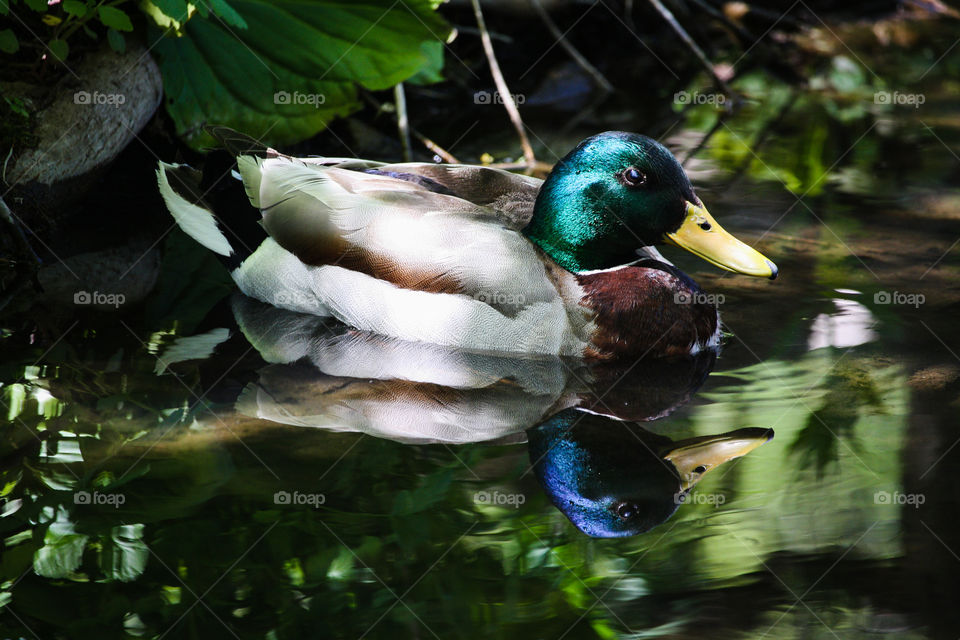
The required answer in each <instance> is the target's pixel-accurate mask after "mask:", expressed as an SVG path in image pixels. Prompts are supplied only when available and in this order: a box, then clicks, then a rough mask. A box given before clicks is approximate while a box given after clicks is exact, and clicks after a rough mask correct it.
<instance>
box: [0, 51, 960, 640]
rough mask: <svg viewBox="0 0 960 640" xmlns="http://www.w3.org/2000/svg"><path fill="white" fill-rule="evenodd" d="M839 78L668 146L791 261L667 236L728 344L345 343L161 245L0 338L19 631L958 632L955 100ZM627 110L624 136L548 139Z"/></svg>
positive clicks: (211, 264)
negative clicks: (131, 283)
mask: <svg viewBox="0 0 960 640" xmlns="http://www.w3.org/2000/svg"><path fill="white" fill-rule="evenodd" d="M844 64H845V63H841V64H839V65H838V66H836V67H835V68H833V69H831V70H827V71H825V72H824V74H825V75H824V78H825V81H832V82H835V83H837V86H838V87H840V89H843V91H846V93H843V92H842V91H840V89H838V90H837V92H834V93H828V95H830V97H829V98H825V97H824V95H825V93H824V92H823V91H810V92H808V93H801V92H797V91H794V90H792V89H787V88H782V89H780V88H778V87H777V86H776V85H772V86H763V87H762V91H763V95H764V96H765V98H764V99H763V100H760V101H757V102H753V103H750V104H748V105H747V106H746V107H744V109H742V110H741V111H740V112H739V113H738V114H737V115H736V116H734V117H731V118H730V119H728V120H726V121H725V122H724V123H723V124H722V125H720V126H719V128H718V129H717V130H716V132H715V134H714V135H713V136H712V137H711V139H710V140H709V141H708V143H707V144H706V146H705V147H704V148H703V149H701V150H697V151H696V153H695V155H693V156H692V158H691V159H690V160H689V162H687V168H688V170H689V172H690V174H691V176H692V178H693V180H694V183H695V184H696V185H697V187H698V190H699V191H698V192H699V194H700V196H701V198H702V199H703V201H704V202H705V203H706V204H707V205H708V206H709V208H710V210H711V211H712V213H713V214H714V215H715V216H716V217H717V218H718V219H719V220H721V221H723V224H724V226H725V227H726V228H727V229H728V230H731V231H733V232H734V233H735V234H736V235H737V236H738V237H741V238H743V239H744V240H746V241H749V242H750V243H751V244H755V245H756V246H757V247H758V248H759V249H761V250H762V251H763V252H764V253H765V254H766V255H768V256H770V257H771V258H772V259H774V260H775V261H776V262H777V263H778V265H779V267H780V273H781V276H780V278H779V279H778V280H777V281H775V282H769V281H765V280H755V279H750V278H745V277H742V276H733V275H727V274H724V273H722V272H720V271H718V270H716V269H712V268H711V267H709V266H708V265H706V263H703V262H701V261H698V260H697V259H696V258H694V257H692V256H688V255H681V253H680V252H679V251H670V252H668V251H665V253H666V254H667V255H668V257H670V258H671V259H673V260H675V261H676V262H677V264H678V266H679V267H681V268H682V269H684V270H685V271H686V272H688V273H690V274H692V275H693V276H694V277H695V278H696V279H697V281H698V282H699V283H700V285H701V286H702V287H703V289H704V290H705V291H706V292H708V293H709V294H711V295H713V296H715V299H716V301H717V302H718V303H719V305H720V309H721V313H722V318H723V321H724V324H725V329H726V332H727V333H726V334H725V338H724V343H723V346H722V349H721V350H720V354H719V357H716V358H714V356H713V355H712V354H702V355H701V356H699V357H697V358H695V359H689V360H682V361H672V362H657V361H646V360H644V361H641V362H639V363H628V365H629V366H624V367H621V368H619V369H612V370H611V369H609V368H608V369H603V368H597V367H588V366H586V365H584V364H582V363H577V362H571V361H561V360H556V359H519V358H509V357H500V356H496V355H493V354H465V353H456V352H451V351H449V350H444V349H440V348H436V347H430V346H427V345H409V344H408V345H403V344H398V343H395V342H391V341H388V340H386V339H382V338H376V337H371V336H356V335H353V334H350V333H348V332H345V331H344V330H343V329H342V328H341V327H337V326H333V325H332V324H331V323H329V322H328V323H327V324H324V323H323V322H320V321H317V320H316V319H313V318H309V317H304V316H297V315H295V314H292V313H288V312H280V311H278V310H275V309H272V308H269V307H266V306H264V305H261V304H259V303H255V302H253V301H251V300H247V299H244V298H242V297H238V296H237V295H234V294H233V293H232V286H231V285H230V284H229V281H228V280H225V279H224V277H223V275H224V274H223V272H222V271H220V270H219V267H217V264H216V262H215V261H213V260H212V259H210V257H209V256H207V255H205V254H204V253H203V252H202V251H198V250H197V248H196V247H195V246H193V245H192V244H191V241H190V240H189V239H187V238H185V237H183V236H180V235H179V233H173V234H171V236H170V238H169V239H168V240H167V241H166V242H167V244H166V248H167V258H166V260H167V261H166V262H165V263H164V264H163V265H162V266H161V269H162V271H161V275H160V280H159V281H158V285H157V289H156V290H155V292H154V293H153V294H152V295H151V298H150V300H149V301H148V302H146V303H141V304H140V305H134V306H130V307H124V306H121V308H120V309H119V310H112V309H111V308H105V309H99V308H93V307H82V308H80V307H78V306H70V305H68V306H66V307H62V308H60V310H56V309H55V308H53V307H51V308H50V310H45V311H44V312H43V314H42V315H38V317H37V321H36V323H35V324H34V325H31V326H30V327H29V328H28V329H24V328H23V325H16V326H14V325H10V326H6V327H5V328H4V329H3V334H2V342H3V343H5V344H4V346H3V350H4V361H3V364H2V370H0V383H2V402H3V407H2V411H3V414H4V417H5V422H4V423H3V425H2V431H0V433H2V441H0V447H2V449H0V456H2V469H0V473H2V476H0V495H2V505H0V506H2V509H3V512H2V516H3V517H2V518H0V530H2V538H3V548H2V561H0V606H2V609H0V610H2V614H0V625H2V635H3V637H10V638H14V637H16V638H19V637H25V638H34V637H36V638H43V639H47V638H60V637H78V638H81V637H82V638H89V637H99V638H112V637H117V638H120V637H131V636H132V637H150V638H163V637H171V638H172V637H205V638H229V637H237V638H301V637H307V638H312V637H316V638H327V637H343V638H358V637H371V638H379V637H391V636H392V637H413V638H431V637H436V638H444V639H446V638H477V637H504V638H508V637H509V638H550V639H558V638H654V637H673V638H688V637H689V638H694V637H696V638H704V637H707V638H760V637H770V638H801V637H802V638H861V637H863V638H866V637H875V636H878V635H881V634H887V635H892V636H893V637H897V638H956V637H958V635H960V609H958V608H957V606H956V602H957V599H958V596H960V589H958V586H960V582H958V580H957V575H958V573H960V533H958V529H957V526H956V523H955V522H956V520H955V514H956V512H957V509H958V507H960V485H958V475H957V473H956V469H957V467H958V463H960V447H958V446H957V443H958V440H960V422H958V420H957V415H958V402H960V358H958V354H960V328H958V325H957V323H956V317H957V312H958V310H960V305H958V300H960V288H958V285H957V282H958V275H960V274H958V272H960V259H958V253H957V252H958V249H957V248H956V245H957V240H958V238H960V213H958V211H960V206H958V205H960V199H958V196H957V192H956V189H955V185H956V184H958V180H957V179H958V177H960V160H958V158H957V155H956V149H958V148H960V131H958V125H960V120H958V119H957V117H956V111H955V108H956V105H955V100H956V96H955V93H952V91H954V89H952V88H951V87H952V86H953V85H950V84H949V83H943V84H941V83H939V81H937V82H933V83H931V85H930V87H929V88H927V89H925V90H926V93H925V103H924V106H923V108H922V109H919V110H918V109H915V108H913V107H911V106H906V105H885V104H878V103H876V102H875V101H874V100H873V94H874V91H875V89H877V87H876V86H874V85H873V84H871V82H872V80H871V78H870V77H869V75H863V74H861V76H862V77H860V78H859V81H850V78H849V74H850V73H851V72H850V69H849V68H848V67H845V66H844ZM950 64H954V63H952V62H951V63H950ZM844 74H847V75H844ZM854 80H856V78H854ZM751 81H754V80H751V78H750V77H749V76H747V77H746V79H745V80H744V84H745V86H744V87H743V89H744V90H746V91H749V90H750V89H751V85H750V82H751ZM755 82H757V83H762V82H767V81H765V80H763V79H756V80H755ZM843 82H848V84H843ZM850 82H853V84H850ZM857 82H859V84H857ZM757 91H759V89H757ZM838 92H839V93H838ZM857 92H859V93H857ZM854 94H855V95H856V96H857V97H850V96H851V95H854ZM838 95H839V97H838ZM858 101H859V102H858ZM864 105H866V106H864ZM787 107H789V108H787ZM715 114H716V111H715V110H712V109H711V108H710V107H709V105H707V106H705V107H704V108H703V109H702V110H700V109H696V110H694V111H692V112H690V113H688V114H687V116H686V119H685V121H684V123H683V125H682V126H678V127H676V128H674V129H673V130H672V131H670V132H669V134H668V135H666V137H665V141H666V142H668V143H669V144H671V145H672V146H673V147H674V148H675V149H679V150H680V153H679V155H680V156H681V157H683V155H685V151H691V150H693V148H694V147H695V146H696V144H697V142H699V141H700V139H701V138H702V137H703V135H704V133H705V132H706V131H708V130H709V129H711V128H712V127H713V126H714V119H715ZM612 126H616V127H617V128H633V129H639V128H641V126H642V123H618V124H615V125H611V124H609V123H607V124H603V123H598V122H594V121H589V120H588V121H587V122H583V123H581V124H579V125H578V127H577V128H575V129H574V130H572V131H570V132H562V131H561V132H558V133H556V134H555V135H554V136H552V137H551V136H543V139H544V140H545V141H546V142H544V143H543V144H549V146H550V147H555V148H557V149H563V150H566V149H567V148H569V147H570V145H571V144H572V142H573V141H575V140H577V139H580V138H582V137H583V136H584V135H586V134H589V133H593V132H595V131H598V130H601V129H603V128H611V127H612ZM531 127H532V129H533V130H535V131H538V132H540V131H541V130H548V129H549V126H548V125H547V124H543V125H538V124H537V122H536V119H533V120H531ZM538 127H539V128H538ZM651 133H655V132H651ZM461 153H462V154H463V156H462V157H467V155H466V153H467V152H466V151H465V150H461ZM548 155H549V154H545V155H544V157H545V158H547V156H548ZM547 159H550V160H552V158H547ZM106 306H107V307H110V305H109V301H106ZM78 308H79V312H78V310H77V309H78ZM580 409H586V410H587V411H581V410H580ZM624 421H625V422H624ZM771 437H772V439H771Z"/></svg>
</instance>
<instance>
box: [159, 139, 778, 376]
mask: <svg viewBox="0 0 960 640" xmlns="http://www.w3.org/2000/svg"><path fill="white" fill-rule="evenodd" d="M237 139H238V138H231V139H229V140H227V142H228V145H227V146H228V148H231V149H232V151H233V152H235V153H236V168H237V169H236V172H235V173H236V177H239V178H240V179H242V181H243V187H244V189H245V192H246V196H247V198H248V199H249V202H250V204H251V205H253V206H254V207H256V208H257V209H259V210H260V212H261V216H262V217H261V220H260V221H261V224H262V229H263V230H264V231H265V232H266V233H265V235H262V236H261V237H260V238H256V239H255V240H252V241H251V240H249V238H250V237H251V236H249V235H247V236H245V235H244V234H245V233H246V231H238V230H241V229H244V230H245V229H248V228H249V227H250V224H249V223H250V221H252V220H254V219H255V218H254V216H253V215H252V214H248V213H246V212H245V211H237V210H231V211H228V212H224V211H222V210H220V211H218V215H215V214H214V213H213V209H214V207H212V206H211V204H210V203H209V202H207V201H206V200H205V198H204V196H205V195H206V194H207V193H209V192H210V189H209V188H207V187H206V183H205V182H204V180H203V178H202V177H201V175H200V174H199V173H198V172H196V171H194V170H192V169H190V168H189V167H187V166H186V165H173V164H166V163H162V162H161V163H160V167H159V170H158V180H159V186H160V193H161V194H162V196H163V198H164V200H165V202H166V204H167V207H168V208H169V210H170V212H171V213H172V214H173V217H174V219H175V220H176V222H177V224H179V226H180V227H181V228H182V229H183V230H184V231H185V232H186V233H187V234H188V235H190V236H192V237H193V238H194V239H196V240H197V241H199V242H200V243H201V244H203V245H204V246H206V247H208V248H209V249H211V250H212V251H214V252H216V253H217V254H219V255H220V256H221V257H222V258H223V259H224V261H225V262H226V263H227V264H228V265H230V267H231V269H232V272H231V273H232V276H233V279H234V280H235V281H236V283H237V285H238V286H239V288H240V290H241V291H242V292H243V293H245V294H246V295H248V296H251V297H253V298H257V299H259V300H262V301H264V302H268V303H270V304H273V305H275V306H278V307H281V308H285V309H289V310H292V311H298V312H303V313H311V314H315V315H319V316H333V317H335V318H336V319H338V320H340V321H341V322H343V323H345V324H347V325H349V326H351V327H356V328H358V329H361V330H364V331H370V332H373V333H377V334H381V335H387V336H392V337H396V338H400V339H403V340H407V341H422V342H429V343H434V344H440V345H444V346H451V347H457V348H462V349H468V350H475V351H494V352H514V353H532V354H549V355H562V356H577V357H585V358H599V359H616V358H622V357H636V356H639V355H642V354H650V355H674V354H689V353H695V352H697V351H699V350H702V349H704V348H710V347H714V346H716V344H717V341H718V337H719V328H720V323H719V318H718V314H717V310H716V307H715V305H713V304H710V303H707V302H706V301H705V300H704V299H703V296H701V295H700V293H701V292H700V289H699V288H698V287H697V285H696V283H694V282H693V280H691V279H690V278H689V277H687V276H686V275H685V274H683V273H682V272H680V271H679V270H678V269H676V268H675V267H673V266H672V265H671V264H669V263H668V262H666V261H665V260H664V259H663V258H662V257H661V256H660V255H659V253H658V252H657V251H656V249H654V248H653V247H654V245H656V244H658V243H664V242H667V243H671V244H675V245H678V246H681V247H683V248H685V249H687V250H689V251H691V252H693V253H694V254H696V255H698V256H700V257H702V258H704V259H706V260H707V261H708V262H711V263H712V264H715V265H717V266H719V267H722V268H724V269H727V270H730V271H734V272H737V273H742V274H747V275H752V276H759V277H767V278H774V277H776V275H777V267H776V266H775V265H774V264H773V263H772V262H771V261H770V260H768V259H766V258H765V257H764V256H763V255H761V254H760V253H758V252H757V251H755V250H754V249H752V248H751V247H749V246H747V245H746V244H744V243H743V242H740V241H739V240H737V239H735V238H734V237H733V236H731V235H730V234H729V233H727V232H726V231H724V230H723V228H722V227H721V226H720V225H719V224H718V223H717V222H716V220H714V219H713V217H712V216H711V215H710V213H709V212H708V211H707V209H706V208H705V207H704V205H703V203H702V202H701V201H700V199H699V198H698V197H697V196H696V194H695V193H694V191H693V187H692V186H691V184H690V180H689V179H688V177H687V175H686V173H685V172H684V171H683V168H682V167H681V166H680V164H679V163H678V162H677V160H676V159H675V158H674V157H673V155H672V154H671V153H670V152H669V151H668V150H667V149H666V147H664V146H663V145H661V144H660V143H658V142H656V141H655V140H652V139H650V138H647V137H645V136H641V135H637V134H633V133H624V132H619V131H611V132H606V133H601V134H599V135H595V136H592V137H590V138H587V139H586V140H584V141H583V142H581V143H580V144H579V145H578V146H577V147H576V148H575V149H574V150H573V151H571V152H570V153H569V154H567V156H566V157H564V158H563V159H562V160H561V161H560V162H558V163H557V165H556V166H555V167H554V169H553V170H552V171H551V173H550V175H549V176H548V177H547V179H546V180H545V181H541V180H539V179H536V178H532V177H527V176H522V175H517V174H513V173H509V172H507V171H503V170H499V169H495V168H491V167H483V166H471V165H445V164H429V163H402V164H383V163H378V162H372V161H365V160H356V159H344V158H293V157H289V156H285V155H283V154H280V153H278V152H276V151H273V150H271V149H266V148H262V147H259V146H257V145H254V144H250V145H248V146H246V147H244V146H242V145H241V146H238V145H237V144H236V140H237ZM239 139H240V140H244V139H243V138H239ZM244 237H246V238H248V240H244ZM228 238H232V239H228ZM638 252H639V253H640V256H639V257H643V258H644V259H639V257H638Z"/></svg>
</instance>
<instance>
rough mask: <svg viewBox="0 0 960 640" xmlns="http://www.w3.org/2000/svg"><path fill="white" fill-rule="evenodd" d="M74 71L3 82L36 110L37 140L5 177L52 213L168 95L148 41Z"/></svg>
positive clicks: (90, 58) (90, 59) (87, 60)
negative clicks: (44, 81)
mask: <svg viewBox="0 0 960 640" xmlns="http://www.w3.org/2000/svg"><path fill="white" fill-rule="evenodd" d="M69 68H70V73H67V74H66V75H64V76H63V77H62V78H61V79H60V81H59V82H57V83H56V84H55V85H54V86H53V87H38V86H35V85H31V84H28V83H24V82H18V83H15V84H8V85H4V86H2V87H0V89H2V91H3V93H4V95H10V96H17V97H22V98H23V99H24V102H25V103H26V104H27V105H28V106H31V107H32V108H35V109H37V112H36V122H37V127H36V130H35V131H34V135H35V136H36V138H37V143H36V145H35V146H34V147H33V148H30V149H27V150H25V151H24V152H22V153H21V154H20V155H19V156H18V157H16V158H14V159H12V160H11V161H10V163H9V165H8V167H7V170H6V173H5V176H4V178H5V181H6V182H7V184H8V185H9V186H10V187H13V188H15V189H16V192H15V195H16V196H18V197H20V198H23V199H24V200H26V201H27V204H28V206H30V208H33V209H39V210H41V211H43V212H45V213H51V212H52V211H56V210H66V209H67V207H68V205H69V204H70V203H71V202H74V201H76V199H77V198H78V197H80V196H82V195H83V192H84V191H85V188H86V187H88V186H89V183H90V182H91V180H84V179H83V178H84V177H85V176H89V175H90V174H91V172H93V171H94V170H95V169H98V168H100V167H103V166H105V165H106V164H107V163H109V162H110V161H111V160H113V159H114V158H115V157H116V156H117V154H118V153H120V151H122V150H123V149H124V148H125V147H126V146H127V145H128V144H130V142H131V141H132V140H133V139H134V137H135V136H136V135H137V133H139V131H140V130H141V129H142V128H143V127H144V125H146V124H147V122H148V121H149V120H150V118H151V117H152V116H153V114H154V112H155V111H156V110H157V107H159V105H160V101H161V98H162V96H163V85H162V82H161V77H160V70H159V69H158V68H157V65H156V63H154V61H153V59H152V58H151V57H150V55H149V54H148V53H147V50H146V49H145V48H144V47H143V46H142V45H137V44H134V43H130V46H128V48H127V50H126V52H125V53H122V54H118V53H115V52H114V51H112V50H110V49H101V50H99V51H95V52H92V53H90V54H87V55H86V56H85V57H84V58H83V59H82V60H80V61H78V62H76V63H73V62H71V63H70V67H69Z"/></svg>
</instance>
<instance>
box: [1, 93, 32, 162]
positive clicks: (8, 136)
mask: <svg viewBox="0 0 960 640" xmlns="http://www.w3.org/2000/svg"><path fill="white" fill-rule="evenodd" d="M2 97H3V100H0V150H2V151H3V156H4V157H6V156H7V154H8V153H10V151H11V150H12V151H13V153H18V152H19V151H20V150H22V149H25V148H30V147H33V146H35V145H36V144H37V136H36V134H35V133H34V130H35V128H36V124H37V123H36V114H35V113H33V112H32V111H31V110H30V108H29V107H28V106H27V103H26V102H25V101H24V100H23V99H22V98H18V97H10V96H2Z"/></svg>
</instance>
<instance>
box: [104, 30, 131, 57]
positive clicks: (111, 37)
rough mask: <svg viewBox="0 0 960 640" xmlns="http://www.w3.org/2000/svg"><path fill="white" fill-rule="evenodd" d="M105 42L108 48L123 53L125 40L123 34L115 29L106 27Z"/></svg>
mask: <svg viewBox="0 0 960 640" xmlns="http://www.w3.org/2000/svg"><path fill="white" fill-rule="evenodd" d="M107 42H109V43H110V48H111V49H113V50H114V51H116V52H117V53H123V52H124V51H126V49H127V41H126V40H124V39H123V34H122V33H120V32H119V31H117V30H116V29H107Z"/></svg>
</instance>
